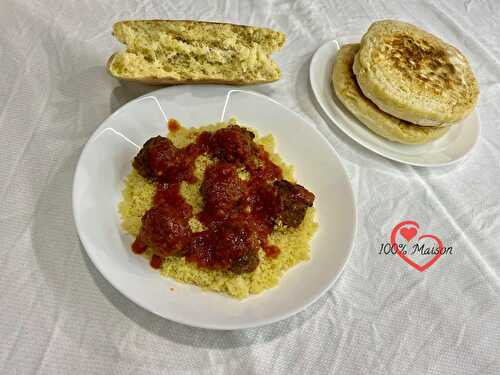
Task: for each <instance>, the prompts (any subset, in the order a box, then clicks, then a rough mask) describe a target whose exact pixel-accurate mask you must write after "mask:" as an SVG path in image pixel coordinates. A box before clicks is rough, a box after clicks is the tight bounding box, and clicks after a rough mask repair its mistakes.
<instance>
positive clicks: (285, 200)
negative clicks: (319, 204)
mask: <svg viewBox="0 0 500 375" xmlns="http://www.w3.org/2000/svg"><path fill="white" fill-rule="evenodd" d="M273 185H274V187H275V188H276V189H277V198H278V200H279V207H280V209H279V213H278V219H280V220H281V222H282V223H283V224H285V225H287V226H289V227H298V226H299V225H300V223H302V221H303V220H304V216H305V214H306V210H307V208H308V207H311V206H312V205H313V202H314V198H315V197H314V194H313V193H311V192H310V191H309V190H307V189H306V188H304V187H303V186H301V185H298V184H293V183H291V182H289V181H286V180H278V181H275V182H274V184H273Z"/></svg>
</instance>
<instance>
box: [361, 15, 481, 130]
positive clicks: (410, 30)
mask: <svg viewBox="0 0 500 375" xmlns="http://www.w3.org/2000/svg"><path fill="white" fill-rule="evenodd" d="M353 69H354V73H355V74H356V79H357V81H358V84H359V86H360V88H361V90H362V91H363V93H364V94H365V96H366V97H368V98H369V99H370V100H371V101H373V102H374V103H375V104H376V105H377V106H378V107H379V108H380V109H381V110H383V111H384V112H387V113H389V114H391V115H393V116H395V117H397V118H400V119H403V120H406V121H409V122H411V123H414V124H418V125H422V126H441V125H447V124H450V123H454V122H457V121H460V120H461V119H463V118H464V117H466V116H467V115H468V114H469V113H470V112H471V111H472V110H473V109H474V107H475V105H476V102H477V99H478V96H479V87H478V84H477V81H476V78H475V77H474V73H473V72H472V69H471V67H470V65H469V63H468V61H467V59H466V58H465V56H464V55H463V54H462V53H461V52H460V51H459V50H458V49H456V48H455V47H453V46H451V45H449V44H447V43H445V42H443V41H442V40H441V39H439V38H437V37H435V36H434V35H432V34H430V33H428V32H426V31H423V30H421V29H419V28H417V27H416V26H413V25H411V24H408V23H405V22H400V21H392V20H386V21H379V22H374V23H373V24H372V25H371V26H370V28H369V29H368V31H367V33H366V34H365V35H364V36H363V38H362V40H361V46H360V49H359V53H358V54H357V56H356V58H355V61H354V65H353Z"/></svg>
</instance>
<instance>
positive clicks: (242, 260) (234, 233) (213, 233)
mask: <svg viewBox="0 0 500 375" xmlns="http://www.w3.org/2000/svg"><path fill="white" fill-rule="evenodd" d="M259 245H260V243H259V239H258V237H257V234H256V233H255V232H254V231H253V230H252V228H251V227H250V226H248V225H247V224H246V223H244V222H228V221H225V222H215V223H212V225H210V227H209V228H208V230H206V231H204V232H198V233H195V234H194V235H193V238H192V241H191V243H190V244H189V246H188V248H187V252H186V260H188V261H190V262H195V263H197V265H198V267H204V268H209V269H218V270H228V271H231V272H234V273H245V272H252V271H254V270H255V269H256V268H257V266H258V265H259V257H258V255H257V253H258V251H259Z"/></svg>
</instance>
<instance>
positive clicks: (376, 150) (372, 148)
mask: <svg viewBox="0 0 500 375" xmlns="http://www.w3.org/2000/svg"><path fill="white" fill-rule="evenodd" d="M353 38H354V37H353V36H351V37H346V38H343V39H344V40H345V39H353ZM358 39H361V38H358ZM344 44H346V42H345V41H343V40H341V39H331V40H328V41H326V42H325V43H323V44H322V45H320V46H319V47H318V48H317V49H316V51H315V52H314V54H313V56H312V58H311V62H310V64H309V84H310V85H311V91H312V92H313V95H314V99H315V100H316V102H317V103H318V104H319V106H320V108H321V110H322V111H323V112H324V113H325V114H326V115H327V117H328V119H329V120H330V121H331V122H332V123H333V124H335V126H336V127H337V128H338V129H340V130H341V131H342V133H344V134H345V135H346V136H348V137H349V138H350V139H352V140H353V141H355V142H356V143H358V144H359V145H361V146H362V147H364V148H365V149H367V150H369V151H371V152H374V153H375V154H377V155H380V156H382V157H384V158H386V159H389V160H392V161H395V162H398V163H401V164H407V165H412V166H415V167H421V168H437V167H445V166H449V165H452V164H455V163H458V162H460V161H462V160H464V159H465V158H467V157H468V156H470V154H471V152H472V150H473V149H474V148H475V147H476V145H477V143H478V140H479V138H480V136H481V121H480V117H479V113H478V111H477V108H474V110H473V111H472V112H471V113H470V114H469V116H471V115H472V116H475V117H476V120H477V136H476V137H475V139H474V141H473V143H472V145H471V147H470V148H469V149H468V150H467V151H466V152H465V153H464V154H463V155H461V156H460V157H458V158H456V159H453V160H450V161H448V162H444V163H432V164H428V163H419V162H413V161H408V160H404V159H401V158H398V157H396V156H392V155H388V154H387V153H385V152H384V151H383V150H380V149H379V148H378V147H377V146H371V145H369V144H367V143H366V142H365V141H364V140H362V139H359V138H358V137H356V136H353V135H352V134H351V133H350V132H349V130H347V129H346V128H348V126H342V125H339V124H338V122H342V121H343V120H342V118H340V119H338V118H337V117H338V116H337V117H336V116H332V115H331V114H330V111H329V110H328V109H327V108H325V107H326V105H325V104H324V103H323V101H322V100H320V98H321V97H322V96H321V95H320V93H318V92H317V87H316V84H315V83H314V82H315V80H313V76H314V75H315V73H313V70H314V67H315V65H316V64H317V60H318V58H319V55H320V53H321V52H322V51H323V49H325V50H326V49H328V48H332V47H330V45H332V46H334V47H335V48H336V53H337V52H338V50H339V49H340V47H341V46H342V45H344ZM334 105H335V107H338V105H337V104H336V103H334ZM339 109H340V108H339ZM356 121H358V122H359V123H360V124H362V123H361V122H360V121H359V120H358V119H357V118H356ZM362 125H363V124H362ZM363 126H364V125H363ZM378 137H379V138H380V139H381V140H383V141H384V142H390V141H388V140H386V139H384V138H383V137H380V136H378Z"/></svg>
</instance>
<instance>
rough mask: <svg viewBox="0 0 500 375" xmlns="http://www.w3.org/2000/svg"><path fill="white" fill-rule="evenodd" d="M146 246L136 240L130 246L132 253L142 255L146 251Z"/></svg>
mask: <svg viewBox="0 0 500 375" xmlns="http://www.w3.org/2000/svg"><path fill="white" fill-rule="evenodd" d="M147 248H148V246H147V245H146V244H145V243H143V242H141V240H139V239H138V238H136V239H135V241H134V243H133V244H132V251H133V252H134V253H136V254H142V253H144V252H145V251H146V249H147Z"/></svg>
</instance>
